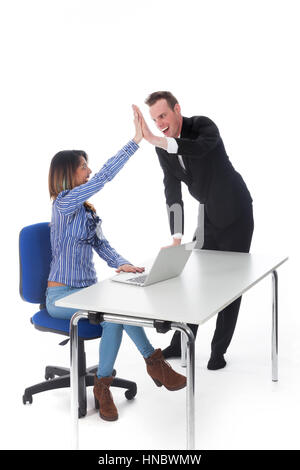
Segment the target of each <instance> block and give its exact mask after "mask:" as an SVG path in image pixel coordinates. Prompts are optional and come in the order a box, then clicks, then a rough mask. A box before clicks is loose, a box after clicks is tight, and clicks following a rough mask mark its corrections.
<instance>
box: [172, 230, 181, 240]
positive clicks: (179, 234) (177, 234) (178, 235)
mask: <svg viewBox="0 0 300 470" xmlns="http://www.w3.org/2000/svg"><path fill="white" fill-rule="evenodd" d="M172 237H173V238H179V239H181V238H182V237H183V235H182V233H179V232H178V233H174V235H172Z"/></svg>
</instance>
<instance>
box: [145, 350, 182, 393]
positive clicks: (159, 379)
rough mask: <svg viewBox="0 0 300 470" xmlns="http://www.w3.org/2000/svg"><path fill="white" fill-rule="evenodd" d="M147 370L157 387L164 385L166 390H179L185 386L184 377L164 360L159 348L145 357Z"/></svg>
mask: <svg viewBox="0 0 300 470" xmlns="http://www.w3.org/2000/svg"><path fill="white" fill-rule="evenodd" d="M145 361H146V364H147V372H148V374H149V375H150V377H152V379H153V380H154V382H155V383H156V385H157V386H158V387H161V386H162V385H164V386H165V387H166V388H167V389H168V390H171V391H175V390H180V389H181V388H184V387H185V386H186V377H184V375H181V374H178V373H177V372H175V370H173V369H172V367H171V366H170V364H169V363H168V362H167V361H166V360H165V358H164V356H163V354H162V352H161V349H155V351H154V353H153V354H152V355H151V356H150V357H148V358H147V359H145Z"/></svg>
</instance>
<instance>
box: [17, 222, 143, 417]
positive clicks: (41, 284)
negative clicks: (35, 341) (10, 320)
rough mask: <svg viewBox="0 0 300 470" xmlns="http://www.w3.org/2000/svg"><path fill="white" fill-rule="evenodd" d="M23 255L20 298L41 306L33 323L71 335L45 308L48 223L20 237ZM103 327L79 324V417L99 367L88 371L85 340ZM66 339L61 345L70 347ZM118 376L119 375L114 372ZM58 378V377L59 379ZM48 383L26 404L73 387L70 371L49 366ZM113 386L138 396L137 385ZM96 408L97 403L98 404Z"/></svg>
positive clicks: (115, 382)
mask: <svg viewBox="0 0 300 470" xmlns="http://www.w3.org/2000/svg"><path fill="white" fill-rule="evenodd" d="M19 254H20V295H21V297H22V299H23V300H25V301H26V302H30V303H33V304H40V305H39V311H38V312H37V313H35V314H34V315H33V317H32V318H31V323H32V324H33V325H34V326H35V328H37V329H38V330H41V331H48V332H51V333H58V334H60V335H65V336H69V326H70V321H69V320H59V319H56V318H52V317H51V316H50V315H49V314H48V312H47V310H46V306H45V301H46V299H45V293H46V287H47V280H48V275H49V270H50V262H51V245H50V226H49V223H48V222H43V223H39V224H34V225H29V226H28V227H24V228H23V229H22V230H21V232H20V236H19ZM101 334H102V327H101V325H93V324H91V323H90V322H89V320H88V319H81V320H80V321H79V323H78V377H79V390H78V394H79V395H78V396H79V409H78V416H79V417H82V416H85V415H86V409H87V405H86V387H87V386H92V385H93V384H94V374H95V372H96V371H97V366H94V367H90V368H86V359H85V350H84V341H86V340H89V339H95V338H100V337H101ZM67 342H68V339H67V340H64V341H63V342H62V343H60V344H66V343H67ZM113 375H114V376H115V375H116V372H115V371H114V374H113ZM56 376H57V377H56ZM45 379H46V381H45V382H41V383H39V384H36V385H33V386H31V387H28V388H26V389H25V392H24V395H23V403H24V404H26V403H27V402H29V403H32V395H34V394H36V393H40V392H44V391H46V390H53V389H57V388H63V387H70V370H69V369H66V368H62V367H56V366H47V367H46V370H45ZM112 386H113V387H120V388H126V389H127V390H126V392H125V396H126V398H127V399H128V400H131V399H132V398H134V397H135V395H136V392H137V387H136V383H134V382H131V381H128V380H124V379H120V378H116V377H115V378H114V380H113V382H112ZM95 405H96V404H95Z"/></svg>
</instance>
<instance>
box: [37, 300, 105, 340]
mask: <svg viewBox="0 0 300 470" xmlns="http://www.w3.org/2000/svg"><path fill="white" fill-rule="evenodd" d="M31 321H32V323H33V324H34V326H35V327H36V328H37V329H39V330H43V331H51V332H53V333H59V334H63V335H67V336H69V330H70V320H60V319H58V318H53V317H51V316H50V315H49V313H48V312H47V310H46V309H45V308H44V309H42V310H39V311H38V312H37V313H35V314H34V315H33V317H32V318H31ZM101 335H102V326H101V325H92V324H91V323H90V322H89V321H88V320H87V319H84V318H83V319H81V320H79V322H78V337H79V338H81V339H93V338H100V337H101Z"/></svg>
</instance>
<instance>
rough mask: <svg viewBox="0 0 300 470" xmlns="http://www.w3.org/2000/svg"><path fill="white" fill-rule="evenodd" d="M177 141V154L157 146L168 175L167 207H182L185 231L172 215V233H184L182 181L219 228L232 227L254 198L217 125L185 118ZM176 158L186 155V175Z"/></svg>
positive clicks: (182, 224)
mask: <svg viewBox="0 0 300 470" xmlns="http://www.w3.org/2000/svg"><path fill="white" fill-rule="evenodd" d="M176 141H177V144H178V151H177V153H176V154H171V153H168V152H167V151H166V150H164V149H161V148H158V147H156V152H157V155H158V158H159V162H160V165H161V167H162V169H163V172H164V186H165V196H166V202H167V206H168V208H169V209H170V207H171V206H172V205H173V204H179V205H180V206H181V208H182V217H181V230H179V229H180V223H179V224H178V220H177V224H175V225H176V227H174V218H173V217H172V214H171V217H170V228H171V234H172V235H173V234H174V229H175V232H176V231H182V233H183V231H184V222H183V220H184V216H183V201H182V195H181V182H182V181H183V182H184V183H186V185H187V186H188V190H189V192H190V194H191V195H192V196H193V197H194V198H195V199H197V200H198V201H199V202H200V203H202V204H204V205H205V212H206V216H207V217H208V219H209V220H210V221H211V223H212V224H213V225H214V226H215V227H216V228H220V229H223V228H225V227H227V226H229V225H231V224H232V223H233V222H235V220H236V219H238V218H239V216H240V215H241V214H242V212H243V209H245V208H247V207H249V205H250V204H251V203H252V198H251V195H250V193H249V191H248V189H247V186H246V184H245V182H244V181H243V179H242V177H241V175H240V174H239V173H238V172H237V171H235V169H234V168H233V166H232V164H231V162H230V161H229V158H228V156H227V154H226V150H225V147H224V144H223V141H222V139H221V137H220V134H219V130H218V128H217V126H216V125H215V124H214V122H213V121H212V120H211V119H209V118H207V117H205V116H193V117H191V118H186V117H183V124H182V130H181V135H180V138H179V139H176ZM176 155H181V156H182V158H183V162H184V166H185V168H186V172H185V171H184V170H183V168H182V166H181V165H180V163H179V160H178V157H177V156H176ZM177 218H178V217H177Z"/></svg>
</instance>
